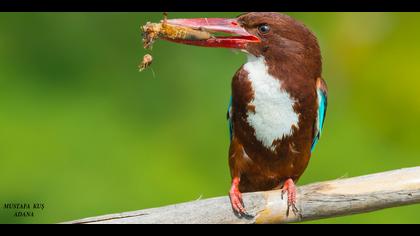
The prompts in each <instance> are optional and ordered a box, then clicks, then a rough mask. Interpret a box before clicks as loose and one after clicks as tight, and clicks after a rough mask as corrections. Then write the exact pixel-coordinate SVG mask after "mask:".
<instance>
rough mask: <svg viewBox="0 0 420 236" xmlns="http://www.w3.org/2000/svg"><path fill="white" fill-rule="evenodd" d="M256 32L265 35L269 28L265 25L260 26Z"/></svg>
mask: <svg viewBox="0 0 420 236" xmlns="http://www.w3.org/2000/svg"><path fill="white" fill-rule="evenodd" d="M258 31H259V32H260V33H262V34H266V33H268V32H270V26H269V25H267V24H263V25H260V26H258Z"/></svg>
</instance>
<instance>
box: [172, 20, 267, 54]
mask: <svg viewBox="0 0 420 236" xmlns="http://www.w3.org/2000/svg"><path fill="white" fill-rule="evenodd" d="M167 24H168V25H174V26H182V27H186V28H190V29H193V30H201V31H206V32H208V33H212V34H213V33H225V34H230V35H229V36H211V37H209V38H204V39H200V38H194V39H191V38H189V37H185V38H182V39H181V38H177V39H170V38H164V39H166V40H169V41H173V42H176V43H182V44H188V45H195V46H203V47H218V48H237V49H245V48H246V45H247V44H248V43H259V42H260V39H259V38H258V37H256V36H254V35H252V34H250V33H248V32H247V31H246V30H245V29H244V28H243V27H241V26H240V24H239V23H238V21H237V20H236V19H225V18H195V19H170V20H167Z"/></svg>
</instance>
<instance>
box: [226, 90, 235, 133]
mask: <svg viewBox="0 0 420 236" xmlns="http://www.w3.org/2000/svg"><path fill="white" fill-rule="evenodd" d="M226 117H227V120H228V125H229V137H230V141H232V137H233V123H232V96H230V101H229V106H228V110H227V115H226Z"/></svg>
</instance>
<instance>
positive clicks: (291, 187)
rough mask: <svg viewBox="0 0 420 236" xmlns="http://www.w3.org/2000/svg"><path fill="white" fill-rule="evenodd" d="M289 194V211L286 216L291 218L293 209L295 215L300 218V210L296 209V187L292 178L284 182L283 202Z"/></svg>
mask: <svg viewBox="0 0 420 236" xmlns="http://www.w3.org/2000/svg"><path fill="white" fill-rule="evenodd" d="M286 192H287V211H286V216H287V217H288V216H289V213H290V208H291V209H292V212H293V214H295V215H296V216H300V213H299V210H298V208H297V207H296V202H297V201H296V186H295V184H294V182H293V180H292V179H291V178H289V179H287V180H286V181H285V182H284V185H283V188H282V190H281V199H282V200H283V195H284V194H285V193H286Z"/></svg>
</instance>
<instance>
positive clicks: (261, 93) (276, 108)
mask: <svg viewBox="0 0 420 236" xmlns="http://www.w3.org/2000/svg"><path fill="white" fill-rule="evenodd" d="M244 69H245V70H246V71H247V72H248V80H249V81H250V83H251V89H252V92H253V98H252V100H251V101H250V102H249V104H247V106H248V107H252V109H248V112H247V114H246V116H247V118H246V120H247V122H248V124H249V125H250V126H251V127H252V128H253V129H254V131H255V137H256V139H257V140H259V141H260V142H261V143H262V144H263V145H264V146H265V147H266V148H268V149H271V150H273V151H274V149H275V146H274V145H273V142H274V141H275V140H281V139H282V138H284V137H287V136H291V135H292V134H293V128H294V127H295V128H298V123H299V114H298V113H297V112H296V111H295V110H294V105H295V102H296V101H295V100H294V99H293V98H292V97H291V96H290V94H289V93H288V92H287V91H286V90H284V89H282V85H281V81H280V80H279V79H276V78H274V77H273V76H271V75H270V74H269V73H268V71H267V66H266V65H265V60H264V57H258V58H254V59H253V58H251V59H249V60H248V62H247V63H246V64H245V65H244Z"/></svg>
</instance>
